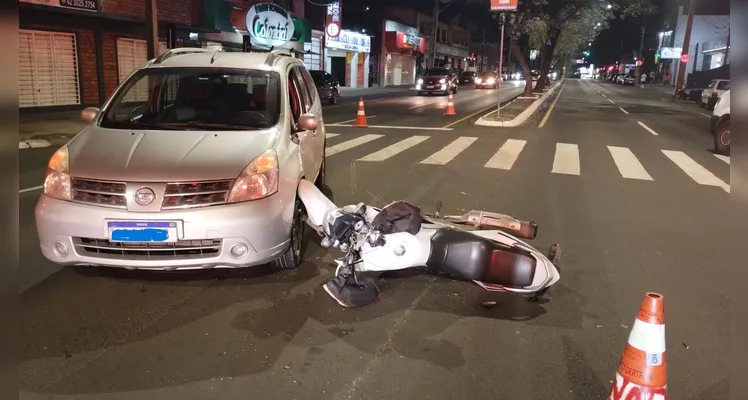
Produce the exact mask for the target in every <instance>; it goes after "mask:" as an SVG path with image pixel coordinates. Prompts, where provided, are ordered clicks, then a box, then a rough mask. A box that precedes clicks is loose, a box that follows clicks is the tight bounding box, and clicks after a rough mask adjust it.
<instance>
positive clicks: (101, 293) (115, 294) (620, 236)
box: [19, 80, 737, 400]
mask: <svg viewBox="0 0 748 400" xmlns="http://www.w3.org/2000/svg"><path fill="white" fill-rule="evenodd" d="M516 90H519V89H516ZM603 94H605V96H603ZM663 97H665V96H663V95H662V94H660V93H655V92H650V91H646V90H643V89H638V88H630V87H622V86H619V85H613V84H606V83H594V82H589V81H578V80H570V81H568V83H567V84H566V85H565V86H564V87H563V88H562V89H561V93H560V97H559V99H558V101H557V103H556V104H555V107H551V109H550V112H551V113H550V116H549V118H548V119H547V120H546V121H545V123H544V124H543V127H542V128H540V127H538V123H539V122H541V118H542V117H543V115H542V114H541V115H539V116H536V117H535V118H534V119H533V120H532V121H531V123H530V124H528V126H525V127H521V128H514V129H498V128H482V127H476V126H473V125H471V124H470V120H471V118H467V119H466V120H465V121H462V122H458V123H456V124H452V123H453V122H456V121H459V120H460V119H462V118H464V117H467V116H469V115H470V114H471V113H475V112H477V111H480V109H481V108H486V107H490V106H491V104H493V103H495V99H496V97H495V91H481V92H478V91H471V90H465V91H461V92H460V93H459V94H458V96H457V98H456V105H455V106H456V109H457V112H458V114H459V115H458V116H456V117H446V116H444V115H442V114H443V106H442V105H441V102H443V101H444V99H440V98H437V97H433V98H428V97H426V98H417V97H413V96H409V95H400V96H393V97H392V98H383V99H381V100H377V101H369V102H368V103H366V113H367V115H368V116H371V117H373V118H371V119H370V120H369V124H370V125H374V124H375V123H376V125H385V126H398V127H401V128H373V127H372V128H367V129H357V128H349V127H346V126H342V125H346V124H349V123H345V122H344V121H346V120H350V119H353V118H355V110H356V104H355V101H354V102H353V103H352V104H346V105H340V106H337V107H332V108H328V109H326V111H325V120H326V122H327V123H328V124H330V123H332V122H339V123H342V124H341V125H337V126H335V125H329V126H328V127H327V130H328V135H329V136H328V137H329V139H328V154H329V156H328V157H329V158H328V177H327V178H328V183H329V184H330V186H331V188H332V190H333V192H334V199H335V201H336V202H337V203H339V204H348V203H355V202H359V201H364V202H368V203H373V204H377V205H383V204H386V203H388V202H389V201H391V200H396V199H405V200H408V201H411V202H414V203H417V204H420V205H421V206H423V207H424V208H425V209H427V210H428V209H431V208H433V206H434V205H435V203H436V201H442V202H443V208H442V211H443V212H455V211H461V210H469V209H485V210H494V211H499V212H505V213H510V214H514V215H516V216H518V217H520V218H524V219H532V220H534V221H536V222H538V224H539V225H540V233H539V237H538V239H537V240H536V241H535V242H536V243H535V244H536V245H537V246H538V247H539V248H547V247H548V246H549V245H550V244H552V243H556V242H558V243H560V244H561V246H562V249H563V254H564V256H563V259H562V262H563V272H562V278H561V281H560V282H559V283H558V284H557V285H556V286H555V287H554V288H553V289H552V290H551V292H550V293H549V296H548V297H549V301H548V302H544V303H531V302H528V301H525V300H524V299H521V298H517V297H511V296H506V295H495V294H494V295H491V294H487V293H485V292H483V291H481V290H480V289H479V288H478V287H477V286H474V285H471V284H467V283H461V282H456V281H450V280H444V279H438V278H434V277H431V276H424V275H419V274H414V273H398V274H387V275H386V276H382V277H379V281H378V282H379V284H380V286H381V288H382V292H383V294H382V298H381V300H380V301H379V302H378V303H376V304H375V305H372V306H370V307H367V308H365V309H359V310H344V309H341V308H340V307H339V306H337V304H336V303H335V302H334V301H333V300H332V299H330V298H329V297H327V296H326V294H325V293H324V291H323V290H322V289H321V287H320V284H321V283H322V282H324V281H325V280H326V279H327V277H329V275H330V274H331V272H332V268H331V265H330V260H331V258H332V257H333V256H334V253H333V252H330V251H326V250H323V249H321V248H320V247H319V246H318V245H316V243H314V242H310V243H309V245H308V247H307V249H306V253H305V258H306V262H305V263H304V264H303V265H302V266H301V267H300V268H299V269H297V270H294V271H285V272H273V271H270V270H267V269H265V268H254V269H251V270H246V271H229V272H216V271H211V272H205V273H189V274H181V273H180V274H173V273H170V274H164V273H148V274H143V273H137V272H126V271H111V270H105V271H99V270H89V271H85V270H84V271H76V270H72V269H64V270H60V271H58V272H54V273H52V274H51V275H50V276H48V277H45V278H46V279H44V278H42V279H43V280H41V281H40V282H38V283H37V282H34V283H29V284H28V286H30V288H29V289H28V290H26V291H25V292H24V293H22V295H21V299H22V304H23V309H22V313H21V315H22V318H23V320H24V324H23V332H24V335H23V338H24V340H25V343H24V349H23V362H22V364H21V367H20V370H19V371H20V377H21V380H22V387H23V390H24V393H23V394H22V398H26V399H104V398H106V399H145V398H148V399H150V398H154V399H156V398H157V399H180V400H181V399H213V398H220V399H249V398H283V399H305V400H306V399H386V398H403V399H406V398H407V399H410V398H412V399H495V398H502V399H554V400H563V399H601V398H605V397H606V396H607V395H608V391H609V389H610V384H611V381H612V380H613V378H614V376H615V369H616V366H617V364H618V360H619V358H620V355H621V351H622V350H623V348H624V345H625V342H626V338H627V336H628V334H629V331H630V328H631V326H632V324H633V321H634V318H635V316H636V312H637V311H638V306H639V303H640V302H641V299H642V297H643V295H644V293H645V292H646V291H656V292H659V293H662V294H663V295H664V296H665V303H666V314H665V318H666V324H667V345H668V364H669V365H668V377H669V380H668V389H669V391H670V396H671V397H672V398H679V399H684V400H696V399H718V398H726V394H727V387H728V383H727V365H726V362H725V361H724V360H725V359H726V358H727V346H728V323H729V319H728V317H727V315H726V313H725V312H724V310H726V309H727V295H726V294H725V292H724V291H723V290H722V289H720V288H723V287H726V286H727V283H728V282H726V280H727V279H728V274H729V272H730V269H731V268H736V266H735V264H734V263H732V262H731V261H732V260H734V259H735V257H736V256H737V255H736V251H737V250H735V249H734V248H725V247H724V246H723V245H722V238H723V237H728V236H732V235H735V234H736V232H731V231H730V229H732V228H731V227H732V225H728V224H727V223H726V221H727V219H728V218H729V210H728V207H726V206H727V205H728V204H729V203H728V201H729V194H728V193H727V191H729V186H727V185H728V184H729V164H728V163H729V158H727V159H720V158H718V157H716V156H715V155H714V154H712V153H711V152H710V151H709V149H710V148H711V138H710V136H709V134H708V123H709V119H708V118H707V117H705V116H703V115H700V112H702V110H700V109H698V107H696V106H694V105H691V104H673V103H671V102H670V101H669V100H667V101H664V100H663V99H662V98H663ZM429 102H433V103H430V104H426V103H429ZM419 104H424V105H422V106H420V107H414V106H418V105H419ZM410 107H414V108H410ZM619 107H621V108H623V110H625V111H626V112H624V111H622V110H621V109H619ZM639 122H641V123H642V124H644V125H641V124H639ZM418 127H420V128H421V129H417V128H418ZM423 128H437V129H436V130H435V129H423ZM439 128H440V129H439ZM652 132H654V133H656V134H654V133H652ZM365 135H379V136H377V137H376V138H373V136H369V138H373V139H372V140H370V141H368V142H366V143H363V144H359V145H353V144H350V143H354V144H355V142H349V141H350V140H355V139H357V138H359V137H362V136H365ZM414 137H417V138H415V139H414ZM346 142H348V143H349V144H348V145H343V146H341V144H343V143H346ZM359 143H360V142H359ZM507 143H509V145H507ZM559 144H560V145H559ZM460 145H462V146H460ZM465 145H467V146H466V147H465ZM505 145H506V147H503V146H505ZM458 147H459V148H458ZM330 149H337V150H336V151H330ZM383 149H388V150H386V151H381V150H383ZM460 149H462V150H461V151H458V150H460ZM331 153H332V154H331ZM497 154H499V155H500V156H498V157H496V155H497ZM48 155H49V152H48V153H46V154H45V153H44V152H43V151H41V150H39V151H37V150H27V151H25V152H22V161H21V162H22V166H21V167H22V168H23V167H24V165H27V166H28V172H25V173H24V174H23V175H22V176H21V183H22V187H24V186H23V185H24V184H27V186H26V187H31V186H35V185H38V184H39V183H38V182H35V181H34V179H40V178H38V177H39V176H41V174H43V172H44V167H43V162H45V161H46V160H45V157H48ZM37 158H38V159H39V160H43V161H42V164H41V165H37V162H36V161H34V160H35V159H37ZM367 160H368V161H367ZM24 163H26V164H24ZM20 196H21V197H20V201H21V216H20V220H21V230H20V232H21V243H23V244H24V245H23V248H22V249H21V260H22V264H21V267H22V268H24V270H29V271H32V270H33V271H37V272H36V274H37V275H36V276H39V277H41V276H44V273H43V272H40V271H47V272H48V271H54V270H56V269H55V267H54V266H50V265H48V263H46V262H45V261H43V260H42V258H41V256H40V255H39V252H38V249H36V247H35V246H37V244H36V242H35V237H34V236H35V232H34V229H33V213H32V210H33V202H34V201H35V200H36V197H37V196H38V192H34V191H31V192H27V193H22V194H21V195H20ZM32 281H33V280H28V281H27V282H32ZM489 299H493V300H497V301H498V305H497V306H496V307H494V308H490V309H486V308H483V307H481V305H480V303H481V302H482V301H485V300H489Z"/></svg>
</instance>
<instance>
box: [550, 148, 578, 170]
mask: <svg viewBox="0 0 748 400" xmlns="http://www.w3.org/2000/svg"><path fill="white" fill-rule="evenodd" d="M579 169H580V168H579V146H577V145H575V144H571V143H556V155H555V156H554V157H553V169H552V170H551V172H553V173H554V174H566V175H579Z"/></svg>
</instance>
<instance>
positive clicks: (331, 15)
mask: <svg viewBox="0 0 748 400" xmlns="http://www.w3.org/2000/svg"><path fill="white" fill-rule="evenodd" d="M342 15H343V10H342V9H341V6H340V2H339V1H334V2H332V3H330V5H329V6H327V16H326V17H325V34H326V35H327V36H328V37H331V38H335V37H338V35H340V31H341V29H342V25H341V22H340V20H341V17H342Z"/></svg>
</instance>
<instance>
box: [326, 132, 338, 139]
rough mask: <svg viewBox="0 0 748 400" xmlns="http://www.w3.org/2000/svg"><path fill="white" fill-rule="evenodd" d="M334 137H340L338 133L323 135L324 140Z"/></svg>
mask: <svg viewBox="0 0 748 400" xmlns="http://www.w3.org/2000/svg"><path fill="white" fill-rule="evenodd" d="M335 136H340V134H339V133H325V137H326V138H334V137H335Z"/></svg>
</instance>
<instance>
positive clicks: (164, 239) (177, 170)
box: [35, 48, 325, 270]
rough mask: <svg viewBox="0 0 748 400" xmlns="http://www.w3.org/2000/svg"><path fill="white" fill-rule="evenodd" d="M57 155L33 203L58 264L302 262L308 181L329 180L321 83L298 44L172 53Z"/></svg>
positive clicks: (88, 113)
mask: <svg viewBox="0 0 748 400" xmlns="http://www.w3.org/2000/svg"><path fill="white" fill-rule="evenodd" d="M82 115H83V118H84V119H86V120H87V121H90V122H91V123H90V125H89V126H88V127H87V128H86V129H84V130H83V131H82V132H80V133H79V134H78V135H77V136H75V137H74V138H73V139H72V140H71V141H70V142H69V143H68V144H67V145H65V146H63V147H62V148H60V149H59V150H58V151H57V152H56V153H55V154H54V155H53V156H52V158H51V160H50V162H49V166H48V169H47V174H46V176H45V180H44V191H43V194H42V195H41V198H40V199H39V202H38V203H37V206H36V210H35V214H36V226H37V231H38V233H39V241H40V245H41V251H42V254H44V256H45V257H46V258H47V259H49V260H51V261H53V262H55V263H58V264H63V265H73V266H75V265H88V266H107V267H122V268H128V269H158V270H184V269H206V268H215V267H224V268H236V267H247V266H254V265H259V264H264V263H267V262H274V263H275V265H276V266H277V267H279V268H295V267H296V266H298V264H299V262H300V258H301V241H302V236H303V231H304V226H305V223H304V210H303V206H302V204H301V203H300V201H299V200H298V198H297V195H296V189H297V186H298V183H299V181H300V179H302V178H303V179H307V180H311V181H314V182H316V183H317V185H319V186H322V185H324V180H325V129H324V121H323V119H322V108H321V103H320V100H319V96H318V94H317V91H316V88H315V84H314V81H313V80H312V77H311V76H310V75H309V72H308V71H307V69H306V67H305V66H304V64H303V62H302V61H301V60H299V59H296V58H294V57H293V56H292V55H291V54H290V53H284V52H282V51H271V52H269V53H268V52H265V53H260V52H249V53H239V52H224V51H222V50H221V49H220V48H218V49H205V48H184V49H173V50H170V51H168V52H166V53H165V54H163V55H161V56H159V57H158V58H156V59H154V60H151V61H148V62H147V63H146V64H145V65H143V66H142V67H141V68H139V69H138V70H137V71H135V72H134V73H133V74H132V75H130V76H129V77H128V78H127V79H126V80H125V81H124V82H123V84H122V85H121V86H120V87H119V88H118V89H117V90H116V92H115V93H114V94H113V96H112V97H111V99H109V100H108V101H107V102H106V104H104V106H103V107H102V109H101V110H99V109H96V108H87V109H85V110H84V111H83V113H82Z"/></svg>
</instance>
